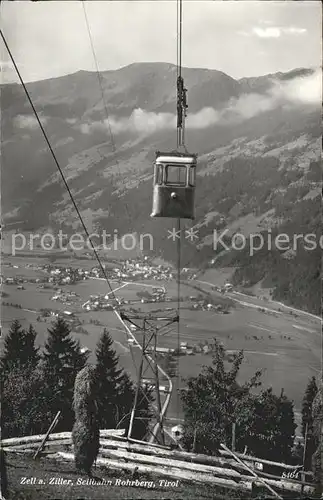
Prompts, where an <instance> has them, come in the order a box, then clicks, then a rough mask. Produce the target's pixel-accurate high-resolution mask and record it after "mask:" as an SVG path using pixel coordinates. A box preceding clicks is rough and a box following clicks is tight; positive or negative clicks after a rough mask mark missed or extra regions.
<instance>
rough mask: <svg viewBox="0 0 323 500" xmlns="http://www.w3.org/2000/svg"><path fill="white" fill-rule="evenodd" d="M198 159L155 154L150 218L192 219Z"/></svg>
mask: <svg viewBox="0 0 323 500" xmlns="http://www.w3.org/2000/svg"><path fill="white" fill-rule="evenodd" d="M196 164H197V155H196V154H190V153H179V152H171V153H162V152H160V151H157V152H156V160H155V164H154V191H153V210H152V213H151V217H171V218H178V219H194V217H195V214H194V195H195V177H196Z"/></svg>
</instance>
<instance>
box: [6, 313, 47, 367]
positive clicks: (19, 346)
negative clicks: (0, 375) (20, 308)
mask: <svg viewBox="0 0 323 500" xmlns="http://www.w3.org/2000/svg"><path fill="white" fill-rule="evenodd" d="M36 336H37V333H36V331H35V329H34V328H33V326H32V325H30V326H29V329H28V330H27V331H26V330H24V329H23V328H22V326H21V324H20V322H19V321H18V320H14V321H13V322H12V324H11V326H10V329H9V332H8V334H7V335H6V337H5V339H4V353H3V356H2V358H1V368H2V370H3V372H4V373H6V372H8V370H10V369H15V368H24V369H27V368H28V369H34V368H36V366H37V364H38V362H39V359H40V355H39V353H38V350H39V349H38V348H36V347H35V340H36ZM26 376H27V375H26Z"/></svg>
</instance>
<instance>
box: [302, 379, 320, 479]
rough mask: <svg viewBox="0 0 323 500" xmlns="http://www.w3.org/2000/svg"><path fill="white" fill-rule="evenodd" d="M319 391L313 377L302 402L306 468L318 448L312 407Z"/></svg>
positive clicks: (309, 465)
mask: <svg viewBox="0 0 323 500" xmlns="http://www.w3.org/2000/svg"><path fill="white" fill-rule="evenodd" d="M317 391H318V388H317V385H316V379H315V377H312V378H310V380H309V381H308V384H307V387H306V390H305V394H304V397H303V402H302V434H303V437H304V439H305V437H306V452H305V464H304V465H305V468H306V469H309V468H310V467H311V458H312V455H313V453H314V451H315V448H316V445H315V439H314V436H313V417H312V407H313V401H314V398H315V396H316V394H317ZM304 445H305V443H304Z"/></svg>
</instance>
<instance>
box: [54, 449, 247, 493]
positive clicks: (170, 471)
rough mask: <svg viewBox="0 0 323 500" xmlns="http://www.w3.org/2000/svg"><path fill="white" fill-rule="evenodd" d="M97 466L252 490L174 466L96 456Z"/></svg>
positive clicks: (62, 456)
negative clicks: (124, 461) (126, 461)
mask: <svg viewBox="0 0 323 500" xmlns="http://www.w3.org/2000/svg"><path fill="white" fill-rule="evenodd" d="M52 458H54V459H63V460H66V461H73V460H74V455H73V453H65V452H61V451H60V452H58V453H55V455H53V456H52ZM96 465H97V466H99V467H100V466H102V467H108V468H110V469H117V470H120V469H122V470H130V471H132V472H133V471H134V470H135V469H136V471H137V472H138V474H155V475H161V476H166V477H171V478H173V479H181V480H185V481H193V482H199V483H208V484H214V485H217V486H221V487H224V488H230V489H236V490H237V489H238V490H243V491H248V492H251V490H252V484H251V482H245V481H240V482H239V483H237V482H236V481H233V480H229V479H223V478H218V477H215V476H213V475H211V474H201V473H197V472H191V471H182V470H180V469H176V468H174V467H167V466H165V467H161V466H153V465H141V464H140V465H136V464H129V463H122V462H120V461H114V460H109V459H107V458H100V457H98V459H97V461H96Z"/></svg>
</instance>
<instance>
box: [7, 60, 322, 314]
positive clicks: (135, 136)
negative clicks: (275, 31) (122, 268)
mask: <svg viewBox="0 0 323 500" xmlns="http://www.w3.org/2000/svg"><path fill="white" fill-rule="evenodd" d="M165 64H166V68H168V70H167V71H166V72H165V71H164V69H165V66H164V63H143V64H141V63H134V64H133V65H130V66H126V67H124V68H122V69H120V70H116V71H113V72H109V76H107V75H106V74H105V73H106V72H102V75H101V77H102V82H103V88H104V95H105V101H106V102H105V103H102V99H101V93H100V89H99V85H98V81H97V75H96V74H95V73H94V72H93V73H89V72H77V73H74V74H73V75H71V76H70V77H69V76H64V77H59V78H58V79H54V80H55V81H54V82H53V81H51V83H50V84H48V81H47V83H46V81H41V82H36V83H30V84H28V88H29V90H30V93H31V96H32V99H33V101H34V103H35V105H36V107H37V109H38V112H39V113H40V116H41V119H42V120H43V122H44V126H45V129H46V131H47V133H48V136H49V139H50V141H51V143H52V144H53V147H54V149H55V152H56V154H57V157H58V160H59V162H60V164H61V165H62V169H63V171H64V173H65V175H66V176H67V178H68V179H69V184H70V187H71V189H72V191H73V192H74V193H75V197H76V201H77V203H78V205H79V206H80V209H81V210H82V211H83V210H87V209H90V210H91V211H92V215H93V220H94V221H95V223H97V224H98V225H99V226H101V228H107V229H109V230H113V226H115V221H118V228H119V233H120V234H122V233H125V232H129V230H130V229H129V228H130V226H131V231H142V230H143V229H144V230H145V231H148V230H149V231H151V233H152V234H153V235H154V238H155V241H156V248H158V249H159V250H160V251H161V252H162V254H163V255H164V256H165V257H167V259H168V260H171V259H172V254H174V247H173V246H172V245H171V242H170V241H167V233H165V230H166V229H167V228H170V227H171V225H172V221H171V220H167V219H163V220H161V221H160V220H159V221H156V220H153V221H151V220H150V219H149V214H150V212H151V197H152V184H151V183H152V162H153V160H154V152H155V150H157V149H160V150H172V149H174V147H176V143H175V128H176V117H175V110H176V92H175V90H176V66H175V65H170V64H168V63H165ZM313 75H315V71H314V70H313V69H311V68H309V69H306V68H300V69H299V68H298V69H295V70H292V71H290V72H287V73H283V74H281V73H279V74H276V76H275V75H269V76H262V77H259V78H256V77H252V79H248V78H247V79H242V83H241V80H240V83H239V80H235V79H232V78H231V77H229V76H228V75H225V74H223V73H222V72H217V70H211V71H208V70H199V69H197V70H196V69H190V68H189V69H187V70H186V69H184V70H183V76H184V80H185V85H186V87H187V88H188V105H189V109H188V111H189V113H188V117H187V132H186V135H187V144H188V147H189V149H190V150H191V151H194V152H198V154H199V165H198V181H197V192H196V212H197V220H196V224H199V223H201V222H202V221H203V220H204V219H205V217H207V215H208V213H212V212H214V211H216V212H218V213H219V214H220V217H223V218H224V220H225V223H226V224H227V225H230V224H232V223H233V222H235V221H237V220H239V218H241V217H245V216H247V215H248V214H249V215H248V216H249V218H250V217H251V218H252V216H253V217H255V218H258V219H259V217H260V216H261V215H262V214H267V213H268V211H270V210H274V213H276V214H278V215H279V216H278V217H276V219H277V220H278V219H279V220H281V222H282V223H283V222H284V223H285V222H286V220H287V219H286V220H285V218H286V217H287V215H286V214H287V213H288V214H289V215H288V217H289V218H290V217H292V219H293V212H291V211H290V207H292V206H293V204H295V203H300V204H302V203H305V202H304V201H302V200H303V198H304V197H306V196H307V195H308V193H316V192H317V193H318V191H317V190H318V188H319V182H320V169H319V159H320V146H319V141H320V136H321V129H320V123H321V111H320V106H319V103H318V102H316V101H313V95H312V94H313V92H312V89H313V82H314V83H315V81H314V80H313ZM161 77H163V78H161ZM164 77H165V78H164ZM303 84H304V85H303ZM17 88H18V87H15V89H16V90H17ZM299 89H301V93H299ZM1 94H2V95H1V101H2V102H3V100H5V101H6V102H5V103H4V107H3V110H4V112H3V115H4V117H3V151H2V153H3V171H2V180H3V183H5V184H6V190H5V191H4V192H3V194H2V199H3V208H4V210H3V213H4V220H5V222H6V220H7V221H19V220H23V221H24V224H23V225H22V226H19V225H18V226H17V229H18V228H19V229H22V230H28V231H35V230H38V229H41V228H46V227H48V225H49V224H51V226H53V227H54V228H55V227H56V228H61V227H64V229H65V230H67V231H70V232H71V231H72V223H73V225H74V226H75V223H76V216H75V215H73V210H72V206H71V204H70V202H69V201H68V199H67V197H66V193H65V188H64V186H63V185H62V184H61V182H60V181H59V179H58V177H57V173H56V167H55V164H54V162H53V160H52V158H51V156H50V154H49V153H48V150H47V149H46V145H45V144H44V140H43V138H42V136H41V133H40V131H39V130H38V128H37V124H35V120H34V119H33V117H32V114H31V110H30V109H28V102H27V101H26V98H25V97H24V96H23V94H22V89H19V91H18V94H19V96H20V97H19V98H18V99H16V97H17V96H16V94H17V92H16V91H12V88H11V87H7V88H6V90H5V92H3V91H2V93H1ZM105 106H106V107H107V110H108V113H109V123H108V122H107V118H106V114H105ZM104 122H105V123H104ZM109 128H110V129H111V131H112V134H113V135H112V137H111V136H109ZM114 147H115V149H114ZM147 182H148V184H147ZM295 182H296V185H295ZM282 189H283V192H284V196H283V197H282V196H279V195H278V193H279V192H281V190H282ZM301 195H302V196H301ZM311 196H312V195H311ZM305 201H306V200H305ZM308 203H309V204H310V205H311V204H312V210H313V213H316V207H317V206H318V203H320V197H319V194H317V196H314V198H313V199H312V200H311V201H309V202H308V201H307V205H308ZM307 205H306V206H307ZM125 206H128V207H131V215H132V220H131V221H129V220H127V216H126V210H125ZM238 206H239V207H240V208H239V210H238V209H237V208H234V207H238ZM304 206H305V205H304ZM306 210H308V208H306ZM13 214H14V217H12V215H13ZM10 215H11V217H10ZM297 217H299V214H298V215H297ZM258 219H257V220H258ZM276 219H275V217H272V221H274V220H276ZM241 220H244V219H241ZM315 220H316V219H315ZM296 222H297V221H296ZM272 223H274V222H272ZM315 223H316V222H315ZM217 224H218V222H217V221H213V222H212V223H210V224H209V226H208V229H207V231H209V232H210V231H212V230H213V229H214V228H216V227H218V226H217ZM275 224H276V222H275ZM293 224H294V225H295V221H293ZM187 227H188V226H187ZM201 227H204V226H201ZM255 227H257V225H256V226H255ZM203 231H204V232H205V231H206V230H205V228H204V229H202V230H201V235H200V240H199V242H198V245H193V244H191V243H188V242H185V244H184V250H183V251H184V252H185V255H186V256H187V258H188V260H189V259H191V261H192V263H193V264H194V265H196V264H197V263H199V262H200V263H201V265H205V264H206V263H207V262H210V260H212V259H213V258H214V254H215V252H214V250H213V249H212V247H211V246H210V244H209V243H207V241H208V239H206V243H205V244H203V245H202V246H201V243H203V242H204V238H206V236H207V234H206V233H205V234H204V233H203ZM199 245H200V246H199ZM267 257H268V255H267V256H266V257H264V258H266V259H267ZM277 258H278V256H277ZM279 258H280V257H279ZM227 259H229V261H230V256H229V257H227ZM235 259H236V257H235ZM241 259H242V261H241V262H240V265H241V266H242V267H243V266H244V262H243V258H242V256H241ZM241 259H240V260H241ZM238 260H239V259H238ZM230 262H231V261H230ZM255 265H256V264H255ZM248 266H249V267H248ZM248 266H245V268H246V269H247V268H248V269H249V271H248V273H249V275H250V265H249V264H248ZM265 267H266V269H267V274H268V273H270V270H269V269H268V266H265ZM251 268H252V265H251ZM257 269H259V263H258V262H257ZM252 272H253V271H251V275H252ZM254 274H255V279H256V277H257V278H259V272H258V271H257V272H256V273H254ZM242 275H243V272H241V271H240V274H239V273H237V274H236V277H237V276H240V278H239V279H240V281H243V280H245V277H243V276H242ZM262 279H264V276H262ZM248 280H249V281H250V276H249V278H248ZM248 280H247V281H248ZM245 281H246V280H245ZM251 281H252V279H251ZM269 281H270V280H269ZM315 286H317V284H316V285H315ZM284 293H285V292H284ZM315 300H316V301H317V299H315ZM311 307H312V306H311ZM317 307H318V305H317V304H316V305H315V306H314V309H315V308H316V310H317ZM312 310H313V309H312Z"/></svg>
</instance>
